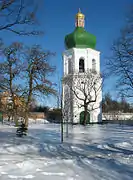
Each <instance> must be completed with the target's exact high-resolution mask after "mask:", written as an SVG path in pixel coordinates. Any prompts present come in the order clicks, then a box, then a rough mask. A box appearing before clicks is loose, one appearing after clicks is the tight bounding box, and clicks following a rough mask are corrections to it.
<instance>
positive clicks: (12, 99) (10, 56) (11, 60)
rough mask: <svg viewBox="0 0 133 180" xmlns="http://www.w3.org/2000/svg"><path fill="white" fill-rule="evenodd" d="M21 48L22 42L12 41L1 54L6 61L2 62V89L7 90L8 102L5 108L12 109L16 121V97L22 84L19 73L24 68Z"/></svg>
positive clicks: (0, 65) (0, 68)
mask: <svg viewBox="0 0 133 180" xmlns="http://www.w3.org/2000/svg"><path fill="white" fill-rule="evenodd" d="M21 49H22V45H21V44H20V43H12V44H11V45H10V46H8V47H6V48H3V50H2V53H1V54H2V56H3V59H5V61H3V62H2V63H0V75H1V85H0V89H1V91H5V92H7V97H6V98H7V102H6V103H5V105H6V107H7V108H5V110H6V109H7V111H12V112H11V113H12V114H13V117H14V120H15V122H16V123H17V117H16V116H17V110H18V104H17V102H16V98H17V96H18V93H19V91H20V84H19V83H18V81H19V74H20V72H21V70H22V66H21V61H20V59H19V56H20V50H21ZM9 105H10V106H9ZM8 107H9V108H8ZM7 113H8V112H7Z"/></svg>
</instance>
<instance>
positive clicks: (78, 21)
mask: <svg viewBox="0 0 133 180" xmlns="http://www.w3.org/2000/svg"><path fill="white" fill-rule="evenodd" d="M84 19H85V15H84V14H82V13H81V10H80V8H79V12H78V13H77V14H76V23H75V26H76V27H83V28H84V24H85V20H84Z"/></svg>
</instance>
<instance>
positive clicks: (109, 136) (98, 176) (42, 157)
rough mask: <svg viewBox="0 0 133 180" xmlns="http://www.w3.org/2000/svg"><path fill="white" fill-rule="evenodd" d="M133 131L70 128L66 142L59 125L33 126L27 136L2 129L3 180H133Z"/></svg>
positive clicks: (111, 127)
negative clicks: (61, 136)
mask: <svg viewBox="0 0 133 180" xmlns="http://www.w3.org/2000/svg"><path fill="white" fill-rule="evenodd" d="M64 128H66V127H64ZM132 128H133V127H132V126H131V127H130V126H119V125H109V124H108V125H93V126H92V125H91V126H87V127H82V126H73V127H71V126H69V138H68V139H67V138H65V139H64V143H63V144H61V143H60V125H59V124H58V125H57V124H50V123H49V124H42V123H41V124H39V123H37V124H32V123H31V124H30V126H29V133H28V136H27V137H23V138H19V137H16V135H15V131H16V128H15V127H13V126H8V125H0V180H12V179H16V180H27V179H32V180H44V179H45V180H88V179H89V180H132V179H133V130H132ZM64 130H65V129H64ZM64 135H65V133H64Z"/></svg>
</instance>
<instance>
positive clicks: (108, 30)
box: [0, 0, 133, 105]
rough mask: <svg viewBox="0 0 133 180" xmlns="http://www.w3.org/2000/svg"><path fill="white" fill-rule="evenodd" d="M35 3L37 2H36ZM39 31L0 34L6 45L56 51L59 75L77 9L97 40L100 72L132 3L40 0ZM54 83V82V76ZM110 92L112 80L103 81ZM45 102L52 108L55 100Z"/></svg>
mask: <svg viewBox="0 0 133 180" xmlns="http://www.w3.org/2000/svg"><path fill="white" fill-rule="evenodd" d="M36 1H37V0H36ZM39 2H40V7H39V12H38V14H37V17H38V20H39V24H40V25H39V26H40V27H39V28H40V29H42V30H43V31H44V36H41V37H33V36H32V37H20V36H16V35H14V34H12V33H8V32H0V37H2V38H3V40H4V41H5V42H6V43H7V44H9V43H11V42H13V41H20V42H24V43H25V44H26V45H31V44H40V45H42V47H43V48H44V49H48V50H51V51H52V52H56V56H55V57H54V58H53V59H52V60H51V61H53V63H54V64H55V65H56V66H57V71H58V72H59V76H60V77H61V76H62V70H63V69H62V57H61V56H62V52H63V51H64V49H65V47H64V37H65V35H66V34H68V33H71V32H72V31H73V30H74V24H75V15H76V13H77V11H78V9H79V8H81V11H82V13H84V14H85V16H86V18H85V29H86V30H87V31H89V32H90V33H92V34H94V35H95V36H96V37H97V46H96V49H97V50H99V51H101V69H102V70H103V69H105V62H106V56H108V55H109V54H110V47H111V44H112V42H113V40H115V39H116V38H117V37H118V36H119V33H120V29H121V28H122V27H123V26H124V23H125V19H126V13H127V12H128V11H129V9H130V6H131V4H133V0H111V1H109V0H82V1H81V0H67V1H66V0H56V1H52V0H51V1H50V0H45V1H44V0H40V1H39ZM52 79H53V81H56V82H57V79H58V78H57V76H54V77H53V78H52ZM106 91H111V93H112V95H113V96H114V97H115V94H116V93H115V88H114V83H113V80H112V79H110V80H109V83H108V82H106V86H105V87H104V92H106ZM50 102H51V103H50V104H49V100H47V104H49V105H55V103H56V101H55V99H54V98H51V100H50Z"/></svg>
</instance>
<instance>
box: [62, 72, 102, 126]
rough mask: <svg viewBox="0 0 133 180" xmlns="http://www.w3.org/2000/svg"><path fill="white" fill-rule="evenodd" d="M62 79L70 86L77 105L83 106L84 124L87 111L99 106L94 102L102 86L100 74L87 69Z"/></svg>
mask: <svg viewBox="0 0 133 180" xmlns="http://www.w3.org/2000/svg"><path fill="white" fill-rule="evenodd" d="M63 81H64V83H65V84H67V85H68V87H69V88H70V91H71V92H72V94H73V98H74V100H75V101H76V103H77V105H78V107H80V108H82V107H83V108H84V120H83V124H84V125H86V123H87V115H88V112H91V111H93V110H94V109H97V108H99V106H100V104H97V105H96V103H95V102H96V101H97V100H98V98H99V95H100V92H101V88H102V80H101V75H100V74H99V73H97V72H92V71H91V70H88V71H87V72H84V73H77V74H75V75H72V74H70V75H68V76H67V77H65V78H64V79H63ZM71 97H72V96H71ZM70 99H71V98H70Z"/></svg>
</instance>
